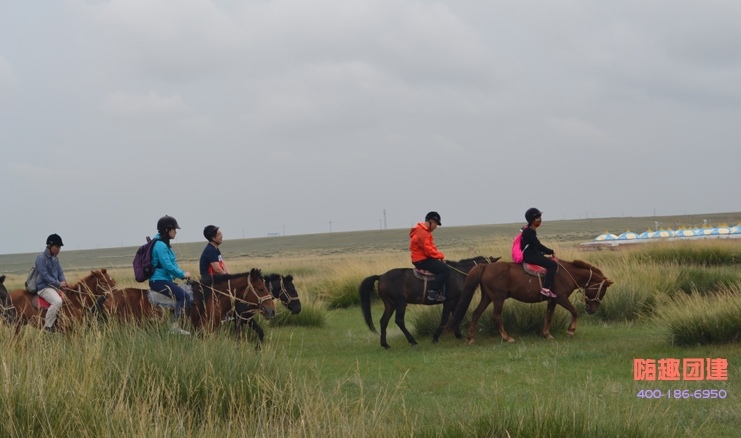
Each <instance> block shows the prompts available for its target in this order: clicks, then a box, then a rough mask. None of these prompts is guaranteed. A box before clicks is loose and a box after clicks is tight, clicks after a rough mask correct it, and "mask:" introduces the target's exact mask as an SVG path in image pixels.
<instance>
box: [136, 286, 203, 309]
mask: <svg viewBox="0 0 741 438" xmlns="http://www.w3.org/2000/svg"><path fill="white" fill-rule="evenodd" d="M180 288H181V289H183V290H184V291H185V293H186V294H188V296H189V297H190V301H191V302H192V301H193V287H192V286H191V285H189V284H187V283H183V284H180ZM147 298H148V299H149V303H150V304H152V305H153V306H159V307H164V308H166V309H174V308H175V304H177V300H176V299H175V298H173V297H169V296H167V295H165V294H163V293H159V292H155V291H153V290H151V289H150V290H148V291H147Z"/></svg>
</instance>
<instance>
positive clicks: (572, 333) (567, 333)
mask: <svg viewBox="0 0 741 438" xmlns="http://www.w3.org/2000/svg"><path fill="white" fill-rule="evenodd" d="M566 336H568V337H569V339H571V338H573V337H574V332H566Z"/></svg>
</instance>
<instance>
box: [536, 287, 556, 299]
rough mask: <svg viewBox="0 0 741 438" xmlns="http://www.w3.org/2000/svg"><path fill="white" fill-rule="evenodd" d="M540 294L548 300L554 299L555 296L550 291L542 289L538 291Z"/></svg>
mask: <svg viewBox="0 0 741 438" xmlns="http://www.w3.org/2000/svg"><path fill="white" fill-rule="evenodd" d="M540 293H541V294H542V295H545V296H547V297H548V298H556V294H554V293H553V292H551V290H550V289H546V288H543V289H541V290H540Z"/></svg>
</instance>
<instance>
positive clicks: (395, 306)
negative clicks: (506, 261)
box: [359, 256, 499, 349]
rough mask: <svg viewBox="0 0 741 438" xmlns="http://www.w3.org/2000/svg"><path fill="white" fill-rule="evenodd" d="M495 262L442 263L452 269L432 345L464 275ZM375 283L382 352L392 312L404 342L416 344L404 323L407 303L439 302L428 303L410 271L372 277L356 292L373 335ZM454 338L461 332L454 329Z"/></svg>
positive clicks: (483, 259)
mask: <svg viewBox="0 0 741 438" xmlns="http://www.w3.org/2000/svg"><path fill="white" fill-rule="evenodd" d="M497 260H499V257H497V258H494V257H484V256H477V257H474V258H472V259H464V260H460V261H458V262H453V261H450V260H446V261H445V263H447V264H448V265H449V266H450V267H451V268H452V272H451V273H450V278H448V282H447V283H446V289H447V292H446V294H445V301H444V302H443V311H442V316H441V319H440V326H439V327H438V328H437V330H435V333H434V334H433V336H432V342H433V343H436V342H437V340H438V338H439V337H440V334H441V333H442V331H443V327H444V326H445V323H446V321H447V320H448V317H449V316H450V312H452V311H453V309H455V305H456V303H457V302H458V298H459V296H460V292H461V290H463V284H464V281H465V279H466V275H468V271H470V270H471V268H473V267H475V266H477V265H481V264H488V263H493V264H497V263H494V262H496V261H497ZM376 281H377V282H378V295H380V296H381V300H383V305H384V307H385V310H384V312H383V316H381V346H382V347H383V348H385V349H389V348H391V347H390V346H389V344H388V343H387V342H386V328H387V327H388V324H389V321H390V320H391V315H393V314H394V312H396V325H398V326H399V328H400V329H401V331H402V332H403V333H404V336H406V338H407V341H409V343H410V344H411V345H412V346H414V345H417V341H416V340H415V339H414V337H413V336H412V334H411V333H409V330H407V328H406V324H405V323H404V314H405V313H406V307H407V304H426V305H434V304H440V302H439V301H430V300H429V299H427V295H426V293H425V291H424V290H422V289H423V288H424V282H423V281H422V280H420V279H418V278H417V277H415V276H414V272H413V271H412V269H411V268H397V269H392V270H390V271H388V272H386V273H385V274H383V275H372V276H370V277H368V278H366V279H365V280H363V282H362V283H360V290H359V293H360V307H361V309H362V311H363V318H364V319H365V323H366V325H367V326H368V328H369V329H370V330H371V331H372V332H373V333H376V334H377V333H378V332H377V331H376V328H375V327H374V326H373V318H372V316H371V293H372V292H373V288H374V285H375V283H376ZM428 289H429V287H428ZM469 302H470V299H469ZM459 323H460V321H459ZM456 327H457V326H456ZM455 336H456V337H457V338H460V337H462V336H461V333H460V331H458V330H457V329H456V333H455Z"/></svg>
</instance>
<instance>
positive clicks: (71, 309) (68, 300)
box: [9, 268, 116, 333]
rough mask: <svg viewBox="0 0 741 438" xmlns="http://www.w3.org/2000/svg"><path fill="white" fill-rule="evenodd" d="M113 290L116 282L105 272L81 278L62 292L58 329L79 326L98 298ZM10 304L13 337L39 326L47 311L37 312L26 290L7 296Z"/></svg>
mask: <svg viewBox="0 0 741 438" xmlns="http://www.w3.org/2000/svg"><path fill="white" fill-rule="evenodd" d="M115 287H116V282H115V281H114V280H113V278H111V276H110V275H108V272H107V271H106V269H105V268H104V269H100V270H96V271H90V274H89V275H87V276H86V277H84V278H81V279H80V280H79V281H78V282H77V283H75V284H74V285H72V286H67V287H66V288H64V295H65V296H64V301H63V302H62V308H61V309H60V311H59V317H58V319H57V320H58V321H59V329H60V330H65V329H68V328H69V327H71V326H72V325H73V324H74V323H79V322H81V321H82V320H83V319H84V317H85V316H86V313H87V311H88V310H95V309H96V307H97V306H98V304H99V301H98V298H99V297H101V296H103V295H104V294H106V293H107V292H109V291H110V290H112V289H113V288H115ZM9 296H10V301H11V302H12V303H13V307H14V308H15V312H16V320H15V327H16V333H17V332H20V329H21V326H23V325H26V324H29V323H31V324H33V325H36V326H41V325H42V323H43V321H44V317H45V316H46V309H37V308H35V307H34V306H33V304H32V301H33V298H34V297H35V295H33V294H31V293H29V292H28V291H27V290H26V289H18V290H14V291H13V292H10V294H9Z"/></svg>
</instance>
